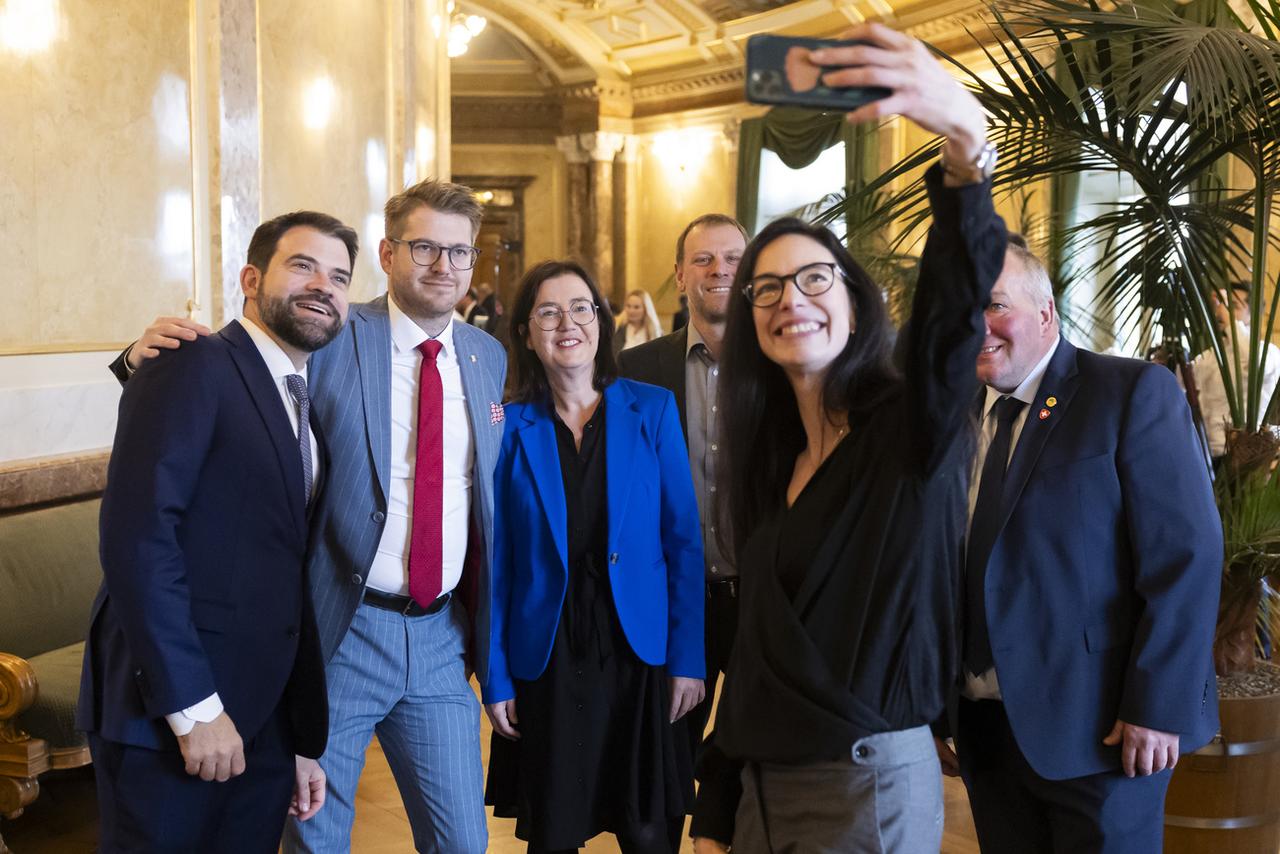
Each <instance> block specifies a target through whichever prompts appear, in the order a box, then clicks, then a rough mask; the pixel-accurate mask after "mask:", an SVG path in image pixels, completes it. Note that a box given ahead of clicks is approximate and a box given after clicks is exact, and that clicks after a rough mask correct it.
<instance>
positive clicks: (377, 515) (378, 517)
mask: <svg viewBox="0 0 1280 854" xmlns="http://www.w3.org/2000/svg"><path fill="white" fill-rule="evenodd" d="M370 518H372V519H373V521H375V522H377V523H378V524H379V525H381V524H382V520H383V519H385V518H387V514H386V513H383V512H382V511H381V510H375V511H374V513H373V516H372V517H370Z"/></svg>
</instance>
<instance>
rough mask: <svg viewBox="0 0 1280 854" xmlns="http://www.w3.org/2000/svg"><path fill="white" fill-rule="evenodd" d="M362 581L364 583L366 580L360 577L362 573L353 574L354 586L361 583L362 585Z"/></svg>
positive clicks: (352, 581)
mask: <svg viewBox="0 0 1280 854" xmlns="http://www.w3.org/2000/svg"><path fill="white" fill-rule="evenodd" d="M362 581H364V579H363V578H361V577H360V573H358V572H356V573H352V575H351V583H352V584H359V583H361V582H362Z"/></svg>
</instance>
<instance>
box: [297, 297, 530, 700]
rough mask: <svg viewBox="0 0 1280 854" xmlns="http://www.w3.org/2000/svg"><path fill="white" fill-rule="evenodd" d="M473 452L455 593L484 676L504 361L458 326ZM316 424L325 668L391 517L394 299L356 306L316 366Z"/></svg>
mask: <svg viewBox="0 0 1280 854" xmlns="http://www.w3.org/2000/svg"><path fill="white" fill-rule="evenodd" d="M453 346H454V349H455V352H456V353H457V355H458V364H459V366H460V371H461V374H462V390H463V393H464V394H465V395H466V407H467V414H468V416H469V418H470V421H471V434H472V439H473V443H474V450H475V467H474V470H473V473H472V477H471V510H472V512H471V539H470V543H469V547H468V549H467V558H466V568H465V570H464V572H463V577H462V581H461V582H460V583H459V586H458V588H457V590H456V591H455V592H456V593H457V594H458V596H459V599H460V600H461V601H462V603H463V604H464V605H465V606H466V607H467V608H468V611H469V612H470V615H471V622H472V646H473V649H472V655H471V660H472V662H473V663H474V667H475V668H476V670H477V672H478V674H480V675H481V677H482V678H483V672H484V666H485V662H486V661H487V655H488V653H487V645H488V637H489V631H488V630H489V608H488V602H489V566H490V563H491V561H492V552H493V540H492V536H491V532H492V530H493V468H494V466H495V465H496V464H497V461H498V447H499V445H500V444H501V442H502V429H503V420H502V419H503V411H502V407H501V403H502V388H503V384H504V383H505V382H506V375H507V360H506V352H505V351H504V350H503V348H502V345H501V344H499V343H498V342H497V341H495V340H494V339H493V338H492V337H491V336H489V335H488V334H486V333H485V332H484V331H482V330H480V329H477V328H475V327H474V326H468V325H467V324H465V323H458V322H456V321H455V322H454V324H453ZM309 373H310V379H311V400H312V406H313V410H312V411H313V413H314V414H313V416H312V417H313V418H314V419H316V420H317V421H318V423H319V424H320V426H321V428H322V429H323V430H324V433H325V437H326V439H327V441H328V443H329V447H330V448H332V449H333V454H332V456H333V460H332V463H331V464H330V466H329V469H328V471H327V472H326V473H325V490H324V493H323V495H322V496H321V498H320V501H319V503H318V505H317V507H316V509H315V512H314V513H313V517H312V525H311V534H312V538H311V557H310V561H309V564H308V567H307V574H308V577H309V579H310V581H311V595H312V597H313V599H314V602H315V609H316V620H317V623H318V624H319V629H320V643H321V648H322V651H323V654H324V660H325V661H326V662H327V661H328V660H329V659H331V658H332V657H333V654H334V652H336V651H337V649H338V644H340V643H341V642H342V639H343V637H345V636H346V633H347V629H348V628H349V627H350V626H351V618H352V617H353V616H354V615H355V612H356V608H357V607H359V605H360V600H361V598H362V597H363V596H364V587H365V584H366V583H367V582H368V578H369V567H370V566H371V565H372V563H373V558H374V555H375V553H376V552H377V549H378V541H379V540H380V539H381V538H382V529H383V527H384V525H385V523H386V518H387V515H386V514H387V492H388V489H389V486H388V481H387V479H388V477H389V473H390V470H391V321H390V317H389V315H388V314H387V298H386V297H385V296H382V297H379V298H378V299H375V300H373V301H372V302H368V303H364V304H363V305H357V306H353V307H352V309H351V315H350V318H349V320H348V321H347V325H346V326H345V327H343V330H342V332H341V333H340V334H339V335H338V337H337V338H336V339H334V340H333V342H331V343H330V344H329V345H328V346H327V347H325V348H324V349H322V350H319V351H317V352H315V353H313V354H312V356H311V363H310V366H309Z"/></svg>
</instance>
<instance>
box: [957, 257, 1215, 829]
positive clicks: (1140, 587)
mask: <svg viewBox="0 0 1280 854" xmlns="http://www.w3.org/2000/svg"><path fill="white" fill-rule="evenodd" d="M986 317H987V336H986V340H985V342H984V345H983V348H982V351H981V352H980V355H979V357H978V376H979V378H980V379H981V380H982V381H983V382H984V383H985V384H986V386H987V388H986V392H985V395H984V396H983V398H982V400H981V412H980V423H979V432H978V438H977V461H976V465H975V468H974V475H973V479H972V482H971V485H970V526H969V536H968V541H967V544H966V568H965V571H966V583H965V603H964V606H965V648H964V668H963V684H962V686H961V690H960V699H959V701H958V703H957V705H958V714H957V720H956V723H957V726H956V728H955V733H956V743H957V747H958V751H959V762H958V770H959V773H960V775H961V776H962V777H963V778H964V782H965V785H966V787H967V788H968V791H969V799H970V803H971V806H972V809H973V816H974V823H975V825H976V827H977V832H978V841H979V844H980V846H981V848H982V850H983V851H984V852H1018V854H1035V852H1046V854H1047V852H1072V854H1075V852H1105V854H1112V852H1115V854H1119V852H1126V854H1129V852H1154V851H1159V850H1160V846H1161V838H1162V829H1163V811H1164V809H1163V808H1164V796H1165V791H1166V789H1167V787H1168V784H1169V774H1170V773H1171V769H1172V768H1173V766H1174V764H1175V763H1176V762H1177V761H1178V756H1179V753H1185V752H1187V751H1191V750H1195V749H1197V748H1199V747H1201V746H1202V745H1204V744H1205V743H1206V742H1208V740H1209V739H1210V738H1211V737H1212V736H1213V734H1214V732H1215V731H1216V729H1217V726H1218V714H1217V697H1216V692H1215V682H1214V672H1213V660H1212V643H1213V629H1214V622H1215V619H1216V617H1217V610H1218V609H1217V603H1218V585H1219V580H1220V575H1221V563H1222V529H1221V525H1220V523H1219V520H1218V513H1217V510H1216V508H1215V506H1214V502H1213V495H1212V491H1211V489H1210V484H1209V477H1208V472H1207V470H1206V468H1205V466H1204V463H1203V458H1202V456H1201V454H1200V453H1199V449H1198V445H1197V442H1196V437H1195V432H1194V430H1193V429H1192V423H1191V413H1190V410H1189V408H1188V406H1187V404H1186V401H1185V399H1184V397H1183V395H1182V393H1181V391H1180V390H1179V389H1178V386H1177V383H1176V382H1175V381H1174V378H1173V375H1172V374H1171V373H1170V372H1169V371H1168V370H1166V369H1165V368H1163V367H1160V366H1157V365H1152V364H1148V363H1145V362H1139V361H1135V360H1132V359H1119V358H1112V357H1108V356H1102V355H1099V354H1096V353H1091V352H1089V351H1087V350H1081V349H1077V348H1076V347H1074V346H1072V344H1071V343H1070V342H1068V341H1067V340H1066V339H1065V338H1063V337H1062V336H1061V335H1060V333H1059V328H1058V317H1057V314H1056V311H1055V308H1054V302H1053V292H1052V288H1051V287H1050V283H1049V277H1048V275H1047V274H1046V272H1045V270H1044V267H1043V266H1042V265H1041V263H1040V261H1039V260H1038V259H1037V258H1036V257H1035V256H1034V255H1032V254H1031V253H1030V252H1029V251H1028V250H1027V249H1026V246H1025V243H1023V242H1022V241H1021V238H1018V237H1016V236H1013V237H1011V240H1010V245H1009V250H1008V254H1007V255H1006V259H1005V267H1004V272H1003V273H1002V274H1001V276H1000V278H999V280H998V281H997V282H996V285H995V288H994V290H993V291H992V294H991V303H990V305H989V307H988V309H987V315H986ZM939 749H940V753H941V754H942V760H943V767H944V769H946V770H949V771H950V772H952V773H954V772H955V771H956V770H957V765H956V757H955V755H954V754H951V752H950V750H948V749H947V748H946V747H945V745H941V744H940V748H939Z"/></svg>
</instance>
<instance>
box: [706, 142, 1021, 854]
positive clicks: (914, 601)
mask: <svg viewBox="0 0 1280 854" xmlns="http://www.w3.org/2000/svg"><path fill="white" fill-rule="evenodd" d="M926 181H927V183H928V188H929V198H930V204H931V206H932V210H933V223H932V226H931V228H930V231H929V237H928V241H927V243H926V245H925V249H924V254H923V257H922V258H921V266H920V278H919V283H918V285H917V290H916V294H915V302H914V306H913V310H912V319H911V324H910V326H909V330H908V331H907V332H906V333H905V334H907V335H908V336H909V337H908V340H907V350H906V365H905V379H904V380H903V381H902V382H901V383H899V384H898V385H897V386H896V387H895V388H894V389H893V390H891V392H890V393H889V394H888V395H886V396H885V397H884V399H883V400H881V402H880V403H879V404H878V405H876V406H875V407H872V408H870V409H867V410H864V411H861V412H855V413H851V414H850V422H849V432H848V435H847V436H846V437H845V438H844V440H843V441H842V442H841V443H840V444H839V445H838V446H837V447H836V449H835V450H834V451H833V452H832V454H831V456H830V457H828V459H827V460H826V462H825V463H823V465H822V466H821V467H820V468H819V470H818V471H817V472H816V473H815V474H814V476H813V477H812V479H811V480H810V481H809V483H808V484H807V485H806V486H805V489H804V490H803V491H802V492H801V493H800V495H799V496H798V497H797V499H796V502H795V504H794V505H793V506H791V507H790V508H787V507H786V506H785V499H784V497H783V496H779V497H778V511H777V513H776V514H775V515H774V516H772V517H771V518H770V519H769V520H768V521H767V522H766V523H765V524H764V525H763V526H762V527H761V528H760V529H758V530H757V531H755V532H754V533H753V534H752V535H751V536H750V538H749V540H748V543H747V545H746V547H745V548H744V550H743V554H742V555H741V556H740V558H739V560H740V564H739V572H740V577H741V579H742V581H741V584H742V586H741V600H740V617H739V625H738V634H737V639H736V641H735V646H734V651H733V657H732V659H731V661H730V663H729V668H728V672H727V673H726V675H725V682H724V688H723V693H722V696H721V699H720V707H719V713H718V715H717V718H716V729H715V745H716V748H717V751H712V756H711V759H710V761H709V762H708V763H707V765H706V766H705V767H704V769H703V773H702V774H701V775H700V776H702V777H703V789H704V790H705V791H704V792H700V793H699V808H698V811H699V814H700V815H699V816H698V817H697V818H696V819H695V828H694V832H695V834H697V833H698V832H699V829H701V831H702V833H704V834H705V835H709V836H712V837H714V838H719V839H727V838H728V836H731V834H729V835H728V836H727V835H726V833H725V832H724V831H723V830H721V832H716V826H715V821H716V818H715V816H713V815H707V814H705V813H706V812H707V811H708V810H709V811H710V812H712V813H715V812H716V811H717V810H719V811H721V817H722V818H727V820H728V822H729V825H730V826H731V820H732V809H733V806H734V805H735V804H736V794H735V792H736V785H735V774H734V772H733V771H732V769H731V768H728V770H727V773H725V771H726V768H727V766H721V767H719V768H718V767H717V763H716V761H715V757H716V756H717V755H719V754H720V753H722V754H724V755H727V756H728V757H730V758H731V759H734V760H748V761H768V762H784V763H800V762H813V761H821V760H830V759H836V758H839V757H844V756H848V754H849V750H850V748H851V747H852V745H853V742H854V741H856V740H857V739H859V738H861V737H863V736H865V735H869V734H872V733H877V732H886V731H892V730H900V729H908V728H911V727H915V726H919V725H922V724H928V723H931V722H932V721H934V720H936V719H937V718H939V717H940V716H941V715H942V713H943V710H944V706H945V702H946V697H947V693H948V691H949V690H950V689H951V687H952V686H953V684H954V680H955V678H956V676H957V669H958V667H959V655H958V648H959V637H958V634H959V615H960V601H961V600H960V591H961V569H960V567H961V554H962V552H961V547H962V543H963V538H964V527H965V516H966V509H967V504H966V502H967V482H968V461H969V453H970V451H971V447H972V435H973V431H972V429H971V427H972V422H971V412H972V404H973V401H974V400H975V398H976V395H977V392H978V381H977V378H976V376H975V372H974V365H975V362H976V360H977V355H978V350H979V348H980V347H981V344H982V339H983V335H984V321H983V311H984V309H985V307H986V304H987V302H988V299H989V295H990V292H991V288H992V286H993V284H994V283H995V280H996V278H997V277H998V276H999V274H1000V270H1001V267H1002V266H1003V263H1004V254H1005V247H1006V240H1007V238H1006V233H1005V228H1004V223H1003V222H1002V221H1001V220H1000V218H999V217H997V216H996V214H995V211H994V209H993V207H992V202H991V191H990V184H989V183H983V184H978V185H972V186H968V187H959V188H946V187H944V186H943V184H942V174H941V169H940V168H938V167H936V166H935V167H934V168H932V169H930V170H929V173H928V174H927V176H926ZM720 786H723V787H724V788H721V789H718V787H720Z"/></svg>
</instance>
